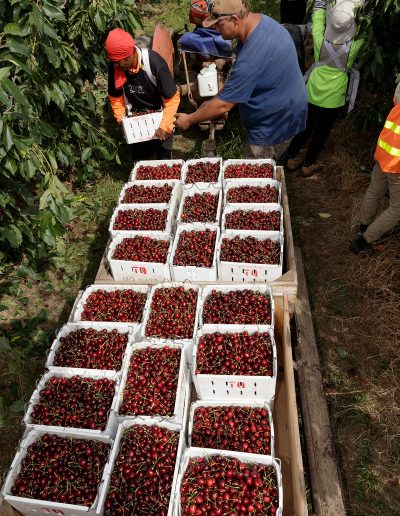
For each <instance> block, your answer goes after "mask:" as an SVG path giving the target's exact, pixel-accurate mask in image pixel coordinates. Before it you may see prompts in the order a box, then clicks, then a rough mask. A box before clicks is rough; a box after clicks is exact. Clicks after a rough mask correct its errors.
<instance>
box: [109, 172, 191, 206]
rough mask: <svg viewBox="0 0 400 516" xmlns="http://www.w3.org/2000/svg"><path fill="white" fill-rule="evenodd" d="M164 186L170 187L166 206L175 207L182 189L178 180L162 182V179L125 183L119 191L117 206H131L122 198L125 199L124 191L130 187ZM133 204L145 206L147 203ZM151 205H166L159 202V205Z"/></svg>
mask: <svg viewBox="0 0 400 516" xmlns="http://www.w3.org/2000/svg"><path fill="white" fill-rule="evenodd" d="M164 185H168V186H171V187H172V191H171V197H170V200H169V202H168V204H172V205H174V206H175V207H177V206H178V204H179V201H180V198H181V195H182V188H181V185H180V181H179V179H173V180H171V179H168V180H165V181H163V180H162V179H157V180H153V181H150V180H149V181H130V182H128V183H125V184H124V186H123V188H122V190H121V193H120V195H119V199H118V204H132V203H126V202H124V197H125V194H126V191H127V190H128V189H129V188H131V187H132V186H144V187H146V188H150V187H152V186H156V187H162V186H164ZM133 204H145V205H147V204H148V203H133ZM151 204H166V203H163V202H161V203H151Z"/></svg>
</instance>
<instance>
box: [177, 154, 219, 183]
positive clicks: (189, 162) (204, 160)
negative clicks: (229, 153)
mask: <svg viewBox="0 0 400 516" xmlns="http://www.w3.org/2000/svg"><path fill="white" fill-rule="evenodd" d="M196 163H218V164H219V173H218V179H217V181H209V182H204V181H200V182H198V183H186V176H187V173H188V170H189V166H190V165H195V164H196ZM182 183H183V184H184V185H189V184H203V185H209V184H214V185H220V186H222V158H198V159H188V160H187V161H186V162H185V164H184V167H183V173H182Z"/></svg>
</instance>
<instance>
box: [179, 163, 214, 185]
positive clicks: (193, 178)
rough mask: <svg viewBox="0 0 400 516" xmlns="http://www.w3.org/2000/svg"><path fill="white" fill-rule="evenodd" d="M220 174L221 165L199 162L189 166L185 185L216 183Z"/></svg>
mask: <svg viewBox="0 0 400 516" xmlns="http://www.w3.org/2000/svg"><path fill="white" fill-rule="evenodd" d="M219 172H220V164H219V163H210V162H209V161H199V162H198V163H192V164H190V165H189V166H188V170H187V172H186V178H185V183H186V184H187V183H216V182H217V181H218V176H219Z"/></svg>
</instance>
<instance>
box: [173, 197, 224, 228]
mask: <svg viewBox="0 0 400 516" xmlns="http://www.w3.org/2000/svg"><path fill="white" fill-rule="evenodd" d="M217 210H218V195H214V194H211V193H209V192H205V193H202V194H200V193H195V194H194V195H192V196H187V197H186V198H185V202H184V205H183V210H182V215H181V221H182V222H215V221H216V219H217Z"/></svg>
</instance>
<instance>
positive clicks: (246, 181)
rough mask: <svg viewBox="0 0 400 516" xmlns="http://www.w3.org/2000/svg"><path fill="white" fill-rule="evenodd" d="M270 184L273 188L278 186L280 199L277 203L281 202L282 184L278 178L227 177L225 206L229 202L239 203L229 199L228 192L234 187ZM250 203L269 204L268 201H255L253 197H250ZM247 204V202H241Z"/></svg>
mask: <svg viewBox="0 0 400 516" xmlns="http://www.w3.org/2000/svg"><path fill="white" fill-rule="evenodd" d="M268 185H269V186H270V187H271V188H276V189H277V190H278V201H277V204H281V196H282V184H281V183H280V182H279V181H276V179H258V178H250V177H249V178H240V179H227V180H226V181H225V188H224V206H226V205H228V204H237V203H233V202H232V201H228V192H229V190H231V189H232V188H240V187H242V186H252V187H254V186H255V187H258V186H260V187H261V188H265V187H266V186H268ZM248 203H250V204H268V203H255V201H254V200H253V199H249V200H248ZM241 204H247V203H241Z"/></svg>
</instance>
